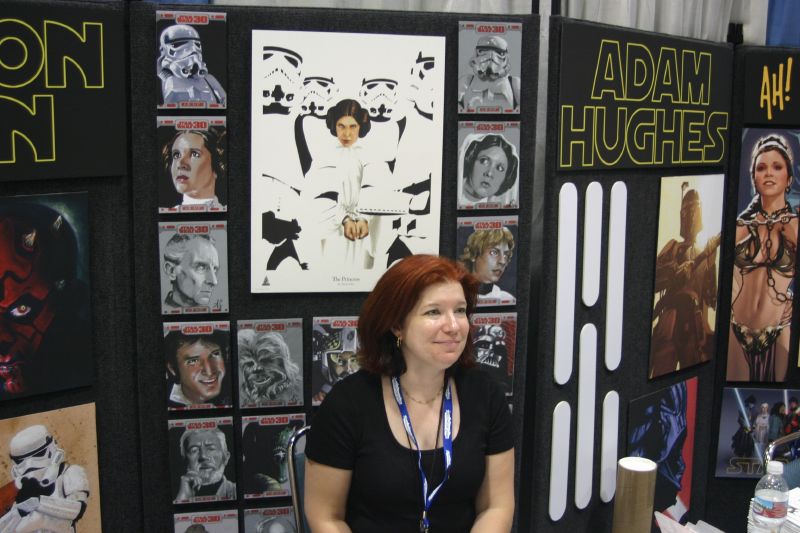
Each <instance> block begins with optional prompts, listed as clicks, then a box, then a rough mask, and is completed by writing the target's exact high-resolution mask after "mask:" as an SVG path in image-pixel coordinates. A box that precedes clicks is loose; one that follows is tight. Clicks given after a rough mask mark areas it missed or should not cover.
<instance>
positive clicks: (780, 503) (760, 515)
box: [748, 461, 789, 533]
mask: <svg viewBox="0 0 800 533" xmlns="http://www.w3.org/2000/svg"><path fill="white" fill-rule="evenodd" d="M788 504H789V485H788V484H787V483H786V479H784V477H783V463H781V462H778V461H770V462H769V463H768V464H767V473H766V475H765V476H764V477H762V478H761V479H760V480H759V481H758V484H757V485H756V494H755V497H754V498H753V505H752V506H751V510H750V522H751V524H752V525H753V526H754V527H753V528H748V530H749V531H754V532H755V531H757V532H761V531H763V532H769V533H778V532H779V531H780V530H781V526H782V525H783V522H784V521H785V520H786V511H787V508H788V506H789V505H788Z"/></svg>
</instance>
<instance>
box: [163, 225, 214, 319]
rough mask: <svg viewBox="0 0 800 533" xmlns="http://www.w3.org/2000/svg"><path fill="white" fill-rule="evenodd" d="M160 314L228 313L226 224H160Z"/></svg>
mask: <svg viewBox="0 0 800 533" xmlns="http://www.w3.org/2000/svg"><path fill="white" fill-rule="evenodd" d="M158 249H159V251H160V254H159V259H160V266H161V302H162V303H161V314H163V315H180V314H193V313H227V312H228V226H227V223H226V222H225V221H207V222H159V223H158Z"/></svg>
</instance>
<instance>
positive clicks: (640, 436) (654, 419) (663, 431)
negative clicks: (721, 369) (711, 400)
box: [628, 377, 697, 533]
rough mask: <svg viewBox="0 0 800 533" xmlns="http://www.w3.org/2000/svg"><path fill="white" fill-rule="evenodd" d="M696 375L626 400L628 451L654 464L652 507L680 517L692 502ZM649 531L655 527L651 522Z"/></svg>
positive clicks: (656, 529) (676, 517) (654, 531)
mask: <svg viewBox="0 0 800 533" xmlns="http://www.w3.org/2000/svg"><path fill="white" fill-rule="evenodd" d="M696 414H697V378H696V377H694V378H691V379H687V380H686V381H681V382H680V383H676V384H675V385H672V386H671V387H667V388H665V389H661V390H660V391H657V392H654V393H652V394H648V395H647V396H642V397H641V398H638V399H636V400H633V401H632V402H631V403H630V412H629V419H628V455H630V456H634V457H646V458H648V459H651V460H652V461H655V463H656V464H657V465H658V471H657V474H656V489H655V497H654V502H653V510H654V511H659V512H661V513H663V514H666V515H668V516H670V517H672V518H673V519H675V520H676V521H679V522H680V521H681V518H683V516H684V514H685V513H686V512H687V511H689V510H690V509H691V504H692V499H691V496H692V465H693V463H692V461H693V457H694V436H695V420H696ZM652 531H653V533H656V532H658V531H659V529H658V527H657V526H656V525H653V528H652Z"/></svg>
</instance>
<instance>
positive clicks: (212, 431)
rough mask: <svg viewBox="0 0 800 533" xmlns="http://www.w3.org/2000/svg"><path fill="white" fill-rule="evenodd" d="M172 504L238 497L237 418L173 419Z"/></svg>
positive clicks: (170, 447)
mask: <svg viewBox="0 0 800 533" xmlns="http://www.w3.org/2000/svg"><path fill="white" fill-rule="evenodd" d="M168 427H169V466H170V478H171V487H172V495H173V498H172V503H198V502H216V501H227V500H235V499H236V460H235V459H234V460H231V457H232V454H233V418H232V417H230V416H223V417H217V418H192V419H185V420H170V421H169V422H168Z"/></svg>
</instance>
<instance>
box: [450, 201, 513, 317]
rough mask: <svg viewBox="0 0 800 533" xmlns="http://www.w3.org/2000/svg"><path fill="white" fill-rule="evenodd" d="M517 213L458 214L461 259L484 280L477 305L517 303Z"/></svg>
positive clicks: (458, 241)
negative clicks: (472, 215) (506, 214)
mask: <svg viewBox="0 0 800 533" xmlns="http://www.w3.org/2000/svg"><path fill="white" fill-rule="evenodd" d="M517 220H518V219H517V216H516V215H513V216H504V217H458V220H457V222H456V226H457V228H456V252H457V254H458V257H457V259H458V262H459V263H461V264H462V265H464V267H465V268H466V269H467V270H469V271H470V272H472V274H474V275H475V277H477V278H478V281H480V282H481V285H480V287H479V288H478V304H477V305H478V307H483V306H489V305H514V304H516V303H517V297H516V292H517V260H516V256H515V254H514V248H515V246H516V242H517V240H518V226H517Z"/></svg>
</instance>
